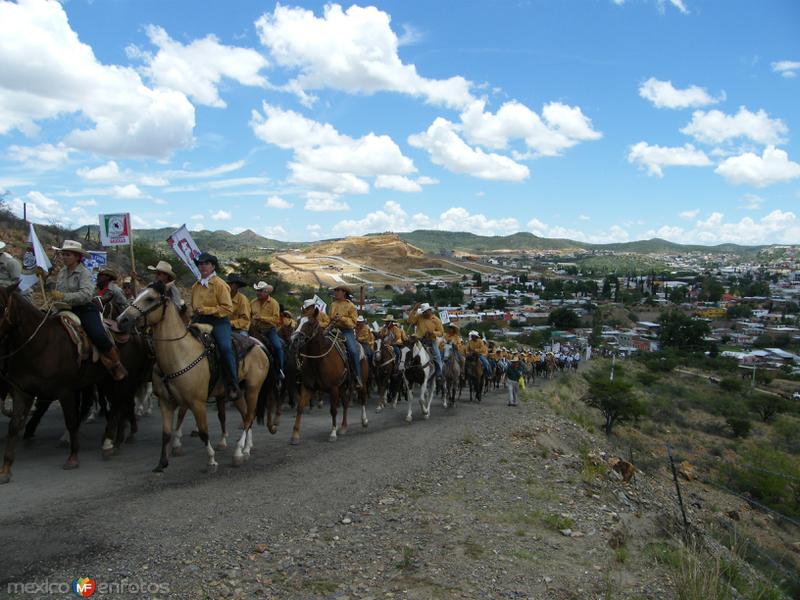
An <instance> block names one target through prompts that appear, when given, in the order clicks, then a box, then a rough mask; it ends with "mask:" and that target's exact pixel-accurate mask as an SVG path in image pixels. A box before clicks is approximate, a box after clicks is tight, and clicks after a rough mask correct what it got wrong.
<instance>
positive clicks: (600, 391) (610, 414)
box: [583, 370, 645, 435]
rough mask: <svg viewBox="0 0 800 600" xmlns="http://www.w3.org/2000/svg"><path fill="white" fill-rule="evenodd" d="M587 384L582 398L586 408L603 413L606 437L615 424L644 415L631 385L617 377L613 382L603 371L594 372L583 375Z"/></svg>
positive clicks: (641, 404) (641, 405) (640, 402)
mask: <svg viewBox="0 0 800 600" xmlns="http://www.w3.org/2000/svg"><path fill="white" fill-rule="evenodd" d="M584 377H585V378H586V381H587V382H589V391H588V392H587V393H586V395H585V396H584V398H583V401H584V402H586V404H587V405H588V406H591V407H593V408H597V409H598V410H600V412H601V413H603V418H604V419H605V423H604V425H603V431H605V433H606V435H610V434H611V430H612V428H613V427H614V425H615V424H617V423H622V422H624V421H628V420H630V419H635V418H637V417H639V416H641V415H643V414H644V412H645V410H644V404H643V403H642V401H641V400H640V399H639V398H638V397H637V396H636V394H634V392H633V385H632V384H631V383H630V382H628V381H626V380H625V379H624V378H623V377H621V376H619V375H617V376H616V377H615V378H614V380H613V381H611V380H610V379H609V376H608V373H606V372H605V370H595V371H592V372H591V373H588V374H586V375H584Z"/></svg>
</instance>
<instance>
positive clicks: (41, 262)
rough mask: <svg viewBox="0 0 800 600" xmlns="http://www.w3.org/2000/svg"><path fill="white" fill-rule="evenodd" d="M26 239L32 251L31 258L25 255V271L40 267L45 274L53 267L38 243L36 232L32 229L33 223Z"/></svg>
mask: <svg viewBox="0 0 800 600" xmlns="http://www.w3.org/2000/svg"><path fill="white" fill-rule="evenodd" d="M28 237H29V239H28V241H29V242H30V244H31V248H32V249H33V256H32V257H29V256H27V253H26V256H25V258H24V264H23V266H24V267H25V268H26V269H33V268H34V267H40V268H41V269H42V270H43V271H44V272H45V273H47V272H48V271H50V269H52V268H53V265H52V263H51V262H50V259H49V258H48V257H47V252H45V251H44V247H42V243H41V242H40V241H39V238H38V237H37V235H36V230H35V229H34V228H33V223H31V231H30V234H29V236H28Z"/></svg>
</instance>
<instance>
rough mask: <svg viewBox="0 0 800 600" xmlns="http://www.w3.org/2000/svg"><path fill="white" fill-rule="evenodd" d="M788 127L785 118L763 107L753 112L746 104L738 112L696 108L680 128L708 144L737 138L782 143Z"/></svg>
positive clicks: (682, 131)
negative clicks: (773, 114)
mask: <svg viewBox="0 0 800 600" xmlns="http://www.w3.org/2000/svg"><path fill="white" fill-rule="evenodd" d="M788 131H789V129H788V127H786V125H785V124H784V122H783V121H781V120H780V119H772V118H770V116H769V115H768V114H767V113H766V111H764V110H763V109H760V110H759V111H758V112H751V111H749V110H748V109H747V108H746V107H744V106H741V107H739V110H738V112H737V113H736V114H735V115H727V114H725V113H724V112H722V111H720V110H710V111H707V112H706V111H702V110H698V111H695V112H694V113H692V120H691V122H689V123H688V124H687V125H686V126H685V127H684V128H683V129H681V133H684V134H686V135H690V136H692V137H693V138H694V139H696V140H697V141H698V142H703V143H706V144H721V143H723V142H729V141H731V140H735V139H738V138H745V139H749V140H751V141H753V142H755V143H757V144H780V143H782V142H783V141H784V137H785V135H786V134H787V133H788Z"/></svg>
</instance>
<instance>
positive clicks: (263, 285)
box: [253, 281, 307, 302]
mask: <svg viewBox="0 0 800 600" xmlns="http://www.w3.org/2000/svg"><path fill="white" fill-rule="evenodd" d="M253 289H254V290H255V291H257V292H264V293H265V294H271V293H272V292H273V291H274V290H275V288H274V287H272V286H271V285H270V284H268V283H267V282H266V281H259V282H258V283H254V284H253ZM306 302H307V301H306Z"/></svg>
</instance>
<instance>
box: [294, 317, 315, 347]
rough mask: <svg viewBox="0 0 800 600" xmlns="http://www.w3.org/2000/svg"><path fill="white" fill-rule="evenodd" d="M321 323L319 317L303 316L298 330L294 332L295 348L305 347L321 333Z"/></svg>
mask: <svg viewBox="0 0 800 600" xmlns="http://www.w3.org/2000/svg"><path fill="white" fill-rule="evenodd" d="M320 331H321V329H320V325H319V321H317V319H315V318H312V317H303V318H302V319H300V324H299V325H298V326H297V330H296V331H295V332H294V333H293V334H292V346H294V347H295V348H298V349H299V348H303V347H304V346H306V344H308V342H310V341H311V340H312V339H314V338H315V337H316V336H317V335H318V334H319V333H320Z"/></svg>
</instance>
